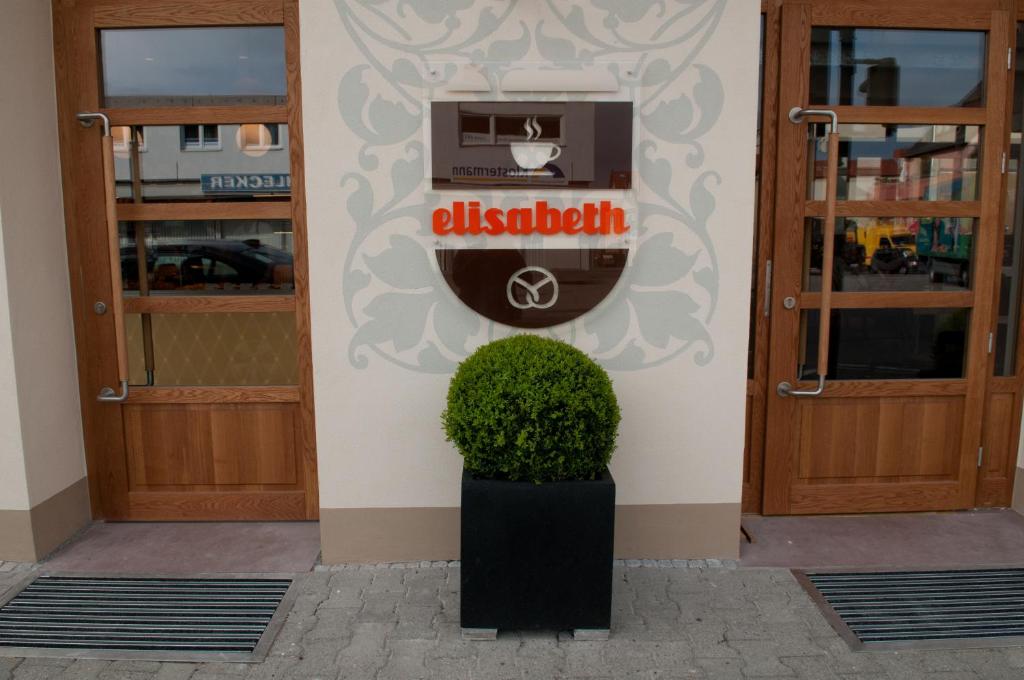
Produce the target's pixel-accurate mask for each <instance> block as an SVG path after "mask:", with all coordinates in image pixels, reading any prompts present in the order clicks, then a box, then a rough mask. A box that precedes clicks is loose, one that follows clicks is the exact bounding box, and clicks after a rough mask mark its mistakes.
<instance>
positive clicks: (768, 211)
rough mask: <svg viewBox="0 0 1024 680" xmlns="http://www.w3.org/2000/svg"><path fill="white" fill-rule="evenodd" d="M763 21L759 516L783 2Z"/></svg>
mask: <svg viewBox="0 0 1024 680" xmlns="http://www.w3.org/2000/svg"><path fill="white" fill-rule="evenodd" d="M761 15H762V17H763V21H764V45H763V46H762V53H763V71H762V74H761V158H760V168H759V172H760V183H759V185H758V190H757V193H758V195H757V215H756V216H755V217H756V218H757V224H756V225H755V230H756V237H757V238H756V241H755V248H754V258H755V259H754V277H755V285H754V306H753V314H754V318H753V319H751V324H752V325H753V338H752V339H751V340H752V342H753V343H754V349H753V353H754V358H753V366H752V367H751V368H752V370H751V371H750V375H749V377H748V378H747V437H746V451H745V453H744V456H743V472H744V474H743V503H742V508H743V512H748V513H759V512H761V493H762V491H761V490H762V486H763V474H764V444H765V441H764V434H765V427H766V426H767V422H768V421H767V402H766V396H767V392H766V389H767V384H768V340H769V337H770V332H771V315H770V314H768V313H766V312H767V311H768V310H767V307H766V303H767V301H766V299H765V298H766V296H767V295H769V294H770V290H769V287H770V284H769V283H768V282H769V280H770V278H771V276H772V272H771V271H770V269H769V268H770V267H771V261H772V246H771V244H772V240H773V238H774V235H775V233H774V220H773V219H772V216H773V215H774V213H775V178H776V175H775V170H776V158H775V157H776V153H777V151H776V128H777V126H778V115H779V101H778V88H779V39H780V31H781V21H782V0H762V1H761Z"/></svg>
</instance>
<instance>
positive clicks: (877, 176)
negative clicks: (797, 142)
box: [807, 123, 981, 201]
mask: <svg viewBox="0 0 1024 680" xmlns="http://www.w3.org/2000/svg"><path fill="white" fill-rule="evenodd" d="M811 128H812V130H813V135H812V137H811V138H810V140H809V142H808V143H809V144H810V146H811V152H810V153H808V155H807V156H808V158H809V159H812V166H811V168H810V171H809V172H808V182H809V184H810V186H809V187H808V191H809V194H808V195H809V197H810V198H812V199H814V200H818V201H822V200H824V199H825V173H826V163H827V160H828V146H827V143H826V137H825V134H826V132H827V128H826V126H825V125H813V126H811ZM980 149H981V128H979V127H978V126H976V125H878V124H874V123H850V124H846V125H843V124H840V126H839V180H838V183H837V184H836V198H837V199H838V200H840V201H844V200H846V201H973V200H976V199H977V197H978V186H979V182H980V179H981V178H980V176H979V171H978V157H979V153H980Z"/></svg>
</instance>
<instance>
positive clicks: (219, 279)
mask: <svg viewBox="0 0 1024 680" xmlns="http://www.w3.org/2000/svg"><path fill="white" fill-rule="evenodd" d="M146 271H147V272H148V274H149V286H150V289H151V290H153V291H170V290H216V289H223V290H238V289H242V290H244V289H247V288H252V289H255V288H269V289H275V288H281V287H290V286H291V285H292V284H293V282H294V273H293V264H292V255H291V253H289V252H287V251H285V250H281V249H280V248H275V247H274V246H270V245H267V244H265V243H262V242H261V241H260V240H259V239H244V240H237V241H233V240H224V239H210V240H183V241H177V242H174V243H160V244H157V245H155V246H147V248H146ZM138 272H139V266H138V254H137V252H136V250H135V248H134V247H133V246H128V247H122V248H121V273H122V277H123V278H124V282H125V288H126V289H127V290H137V289H138V287H139V273H138Z"/></svg>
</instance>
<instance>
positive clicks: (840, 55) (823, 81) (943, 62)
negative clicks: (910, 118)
mask: <svg viewBox="0 0 1024 680" xmlns="http://www.w3.org/2000/svg"><path fill="white" fill-rule="evenodd" d="M985 49H986V46H985V33H984V32H982V31H945V30H904V29H891V28H830V27H817V28H813V29H811V68H810V102H811V104H826V105H832V106H835V105H843V106H960V107H976V106H983V105H984V102H985Z"/></svg>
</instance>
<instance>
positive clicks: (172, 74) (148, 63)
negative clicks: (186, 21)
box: [100, 26, 287, 108]
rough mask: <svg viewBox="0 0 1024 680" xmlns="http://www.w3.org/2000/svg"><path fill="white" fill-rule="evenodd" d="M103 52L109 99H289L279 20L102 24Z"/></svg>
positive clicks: (207, 102) (215, 102)
mask: <svg viewBox="0 0 1024 680" xmlns="http://www.w3.org/2000/svg"><path fill="white" fill-rule="evenodd" d="M100 57H101V61H102V78H103V82H102V88H103V102H104V105H105V106H107V107H129V108H138V107H156V106H224V105H241V104H248V105H278V104H284V103H285V102H286V101H287V100H286V92H287V83H286V79H285V58H284V29H283V28H282V27H281V26H230V27H202V28H130V29H122V28H118V29H104V30H101V31H100Z"/></svg>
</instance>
